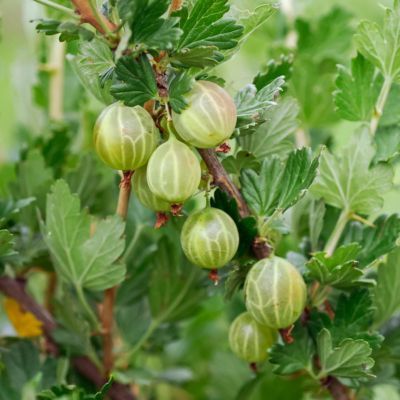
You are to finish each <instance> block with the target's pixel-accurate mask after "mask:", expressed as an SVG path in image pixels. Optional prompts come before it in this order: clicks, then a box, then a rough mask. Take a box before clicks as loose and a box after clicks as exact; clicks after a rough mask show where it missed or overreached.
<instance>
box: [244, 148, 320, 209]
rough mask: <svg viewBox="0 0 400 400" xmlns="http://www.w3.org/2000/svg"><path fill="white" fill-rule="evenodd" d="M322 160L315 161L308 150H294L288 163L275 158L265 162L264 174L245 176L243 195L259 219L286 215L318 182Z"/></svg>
mask: <svg viewBox="0 0 400 400" xmlns="http://www.w3.org/2000/svg"><path fill="white" fill-rule="evenodd" d="M318 158H319V157H316V158H314V159H313V160H311V157H310V152H309V150H308V149H306V148H303V149H300V150H294V151H292V152H291V153H290V154H289V157H288V158H287V160H286V161H281V160H280V159H279V158H278V157H276V156H273V157H271V158H268V159H265V160H264V162H263V164H262V166H261V170H260V173H259V174H257V173H256V172H255V171H252V170H246V171H243V172H242V176H241V183H242V192H243V196H244V197H245V199H246V201H247V203H248V205H249V207H250V208H251V210H252V211H253V212H254V213H255V214H256V215H258V216H271V215H272V214H274V213H275V212H276V211H277V212H284V211H285V210H287V209H288V208H289V207H291V206H292V205H293V204H295V203H296V202H297V201H298V200H299V199H300V198H301V197H302V196H303V195H304V193H305V191H306V190H307V189H308V187H309V186H310V185H311V183H312V181H313V180H314V178H315V175H316V172H317V168H318Z"/></svg>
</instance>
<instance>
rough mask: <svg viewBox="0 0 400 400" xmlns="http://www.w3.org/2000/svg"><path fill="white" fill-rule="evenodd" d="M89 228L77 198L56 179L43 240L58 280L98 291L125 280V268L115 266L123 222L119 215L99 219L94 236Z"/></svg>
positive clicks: (121, 249) (50, 198) (88, 220)
mask: <svg viewBox="0 0 400 400" xmlns="http://www.w3.org/2000/svg"><path fill="white" fill-rule="evenodd" d="M90 225H91V223H90V218H89V216H88V215H87V214H85V213H82V212H81V210H80V202H79V198H78V197H77V196H76V195H73V194H71V192H70V190H69V187H68V185H67V183H66V182H65V181H63V180H58V181H57V182H56V183H55V184H54V185H53V187H52V190H51V193H50V194H49V195H48V197H47V212H46V224H45V225H44V226H43V227H42V229H43V234H44V240H45V242H46V244H47V246H48V247H49V250H50V253H51V255H52V257H53V259H54V261H55V268H56V272H57V273H58V274H59V275H60V277H62V278H63V279H64V280H65V281H67V282H69V283H71V284H73V285H74V286H75V287H79V288H87V289H91V290H98V291H99V290H104V289H107V288H109V287H112V286H115V285H116V284H118V283H120V282H121V281H122V280H123V279H124V276H125V266H124V265H123V264H119V263H117V260H118V258H119V257H120V256H121V254H122V252H123V250H124V246H125V243H124V240H123V239H122V234H123V231H124V223H123V221H122V220H121V219H120V217H118V216H114V217H110V218H107V219H105V220H102V221H100V222H98V223H97V224H96V227H95V232H94V234H93V236H91V235H90Z"/></svg>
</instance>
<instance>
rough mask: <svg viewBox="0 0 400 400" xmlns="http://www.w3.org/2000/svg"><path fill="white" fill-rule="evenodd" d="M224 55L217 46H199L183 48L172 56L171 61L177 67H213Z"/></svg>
mask: <svg viewBox="0 0 400 400" xmlns="http://www.w3.org/2000/svg"><path fill="white" fill-rule="evenodd" d="M223 58H224V57H223V55H222V54H221V53H219V52H218V47H216V46H199V47H195V48H193V49H187V48H185V49H182V50H179V51H178V52H176V53H174V54H173V55H172V56H171V57H170V61H171V63H172V64H173V65H175V66H177V67H183V68H189V67H198V68H205V67H212V66H214V65H216V64H218V62H220V61H222V60H223Z"/></svg>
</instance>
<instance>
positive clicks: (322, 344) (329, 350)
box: [317, 328, 374, 378]
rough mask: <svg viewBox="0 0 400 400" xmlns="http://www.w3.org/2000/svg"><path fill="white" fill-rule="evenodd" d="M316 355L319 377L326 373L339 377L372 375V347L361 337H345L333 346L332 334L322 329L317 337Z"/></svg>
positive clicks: (326, 374)
mask: <svg viewBox="0 0 400 400" xmlns="http://www.w3.org/2000/svg"><path fill="white" fill-rule="evenodd" d="M317 348H318V356H319V361H320V364H321V372H320V373H319V376H320V377H325V376H328V375H332V376H337V377H340V378H360V377H371V376H373V375H372V374H371V372H370V370H371V368H372V367H373V365H374V360H373V359H372V358H371V357H370V355H371V353H372V349H371V347H370V346H369V344H368V343H367V342H366V341H364V340H361V339H358V340H354V339H345V340H343V341H342V342H341V343H340V344H339V345H338V346H335V347H333V345H332V336H331V333H330V332H329V331H328V330H327V329H325V328H324V329H322V330H321V332H320V333H319V335H318V338H317Z"/></svg>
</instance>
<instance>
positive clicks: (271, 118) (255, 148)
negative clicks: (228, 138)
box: [238, 97, 299, 160]
mask: <svg viewBox="0 0 400 400" xmlns="http://www.w3.org/2000/svg"><path fill="white" fill-rule="evenodd" d="M298 114H299V106H298V103H297V101H296V100H295V99H293V98H292V97H285V98H283V99H281V100H280V101H279V102H278V103H277V105H276V106H275V107H272V108H271V109H269V110H268V111H267V112H266V113H265V119H266V121H265V122H263V123H262V124H261V125H260V126H259V127H257V128H256V130H255V132H254V133H251V134H249V135H241V136H239V138H238V141H239V143H240V146H241V147H242V148H243V150H246V151H248V152H249V153H250V154H252V155H254V156H255V157H256V158H257V159H258V160H263V159H264V158H266V157H270V156H272V155H278V156H286V155H287V154H288V153H289V152H290V151H291V150H293V147H294V144H293V134H294V133H295V131H296V129H297V127H298V120H297V117H298Z"/></svg>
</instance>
